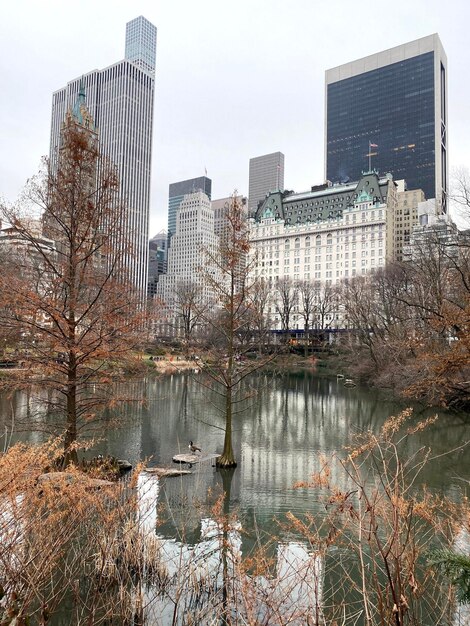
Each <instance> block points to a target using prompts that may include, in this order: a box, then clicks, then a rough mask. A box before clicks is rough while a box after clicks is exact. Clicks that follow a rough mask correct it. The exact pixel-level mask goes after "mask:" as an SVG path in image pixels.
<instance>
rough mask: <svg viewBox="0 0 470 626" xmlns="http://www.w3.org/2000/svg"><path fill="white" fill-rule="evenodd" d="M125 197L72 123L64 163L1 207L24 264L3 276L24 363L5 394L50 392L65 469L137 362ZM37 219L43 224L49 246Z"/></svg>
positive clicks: (4, 306)
mask: <svg viewBox="0 0 470 626" xmlns="http://www.w3.org/2000/svg"><path fill="white" fill-rule="evenodd" d="M118 188H119V181H118V178H117V175H116V172H115V168H114V167H112V166H111V164H110V163H108V162H107V161H106V159H104V158H103V157H102V155H101V154H100V151H99V146H98V142H97V137H96V135H95V134H94V133H93V132H92V131H91V130H89V129H88V128H84V127H83V126H80V125H78V124H77V123H76V122H75V119H74V118H73V117H72V116H71V115H69V116H68V117H67V121H66V123H65V125H64V128H63V133H62V144H61V149H60V154H59V157H58V160H57V164H56V165H55V166H54V167H52V166H51V164H50V163H48V162H47V161H45V164H44V169H43V171H42V172H41V173H40V174H39V175H38V176H37V177H36V178H33V179H32V180H30V181H29V184H28V186H27V187H26V190H25V193H24V195H23V197H22V198H21V199H20V201H19V203H18V204H17V205H15V206H13V207H8V206H2V213H3V216H4V217H5V219H6V221H7V222H8V223H9V224H10V226H11V228H12V229H14V231H15V233H16V235H17V237H18V238H19V239H20V240H22V241H24V242H25V246H24V248H23V253H22V256H21V258H22V259H23V261H22V265H21V266H18V260H19V257H18V255H12V256H11V262H10V263H7V264H6V265H4V267H2V273H1V276H0V312H1V315H2V319H1V324H2V325H5V326H6V327H7V328H9V329H11V330H12V331H17V332H19V333H20V334H21V337H22V343H21V345H20V349H21V360H22V361H23V362H24V364H25V370H24V371H22V372H21V375H19V376H18V377H16V378H15V379H10V380H9V381H8V387H9V389H10V390H11V389H14V388H15V387H16V388H17V387H25V386H26V385H31V386H34V385H36V384H40V385H41V387H43V388H44V387H45V388H47V389H49V390H50V391H51V392H52V394H51V398H52V400H51V406H50V407H49V409H50V410H49V412H50V415H51V419H52V418H53V417H55V418H56V420H57V423H56V424H55V430H54V432H55V434H60V435H61V436H62V437H63V448H64V458H63V462H64V465H66V464H67V463H68V462H69V461H73V462H76V461H77V450H76V448H77V439H78V437H79V434H80V433H83V432H84V431H85V430H86V429H87V428H88V427H89V426H90V425H91V424H92V423H93V422H94V420H95V419H96V418H97V417H98V416H99V415H100V412H101V410H102V409H103V408H104V407H106V406H109V405H110V404H112V403H113V402H115V398H113V397H112V393H111V390H110V385H109V383H110V368H113V378H114V379H116V378H117V377H118V376H119V371H122V370H119V369H118V365H119V364H121V365H122V364H123V363H128V362H129V361H130V360H132V359H133V350H134V349H135V346H136V345H137V342H138V337H139V331H140V330H141V329H142V328H143V323H144V319H145V312H144V310H143V306H142V305H141V300H140V297H139V294H137V293H136V291H135V289H134V288H133V287H132V285H131V284H130V283H129V280H128V279H127V270H126V267H127V259H128V258H129V257H130V255H132V253H133V252H132V250H131V248H130V246H129V245H128V243H127V236H126V235H127V233H126V232H125V231H124V225H125V223H126V220H125V211H126V208H125V206H124V205H123V204H122V203H121V202H120V201H119V199H118V196H117V192H118ZM31 215H33V216H34V215H36V216H37V215H39V216H40V223H41V224H42V226H43V231H44V233H45V234H46V236H47V240H48V241H50V242H52V243H53V246H52V247H47V246H45V245H44V241H43V237H44V236H43V235H42V234H40V235H39V236H38V232H37V223H38V222H37V220H36V221H34V220H33V219H31ZM33 224H36V226H33ZM2 387H5V382H3V383H0V388H2Z"/></svg>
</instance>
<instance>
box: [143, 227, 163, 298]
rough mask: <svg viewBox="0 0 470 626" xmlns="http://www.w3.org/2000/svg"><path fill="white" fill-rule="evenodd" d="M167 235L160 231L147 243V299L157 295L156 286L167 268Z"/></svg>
mask: <svg viewBox="0 0 470 626" xmlns="http://www.w3.org/2000/svg"><path fill="white" fill-rule="evenodd" d="M167 244H168V233H167V232H166V230H162V231H160V232H159V233H157V234H156V235H155V237H152V239H150V241H149V271H148V286H147V297H148V298H154V297H155V296H156V294H157V284H158V281H159V280H160V276H162V274H166V268H167Z"/></svg>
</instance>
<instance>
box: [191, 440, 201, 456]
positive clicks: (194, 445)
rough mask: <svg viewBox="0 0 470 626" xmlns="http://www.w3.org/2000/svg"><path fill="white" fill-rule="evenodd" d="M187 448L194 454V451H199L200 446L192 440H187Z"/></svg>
mask: <svg viewBox="0 0 470 626" xmlns="http://www.w3.org/2000/svg"><path fill="white" fill-rule="evenodd" d="M188 448H189V449H190V451H191V452H192V453H193V454H196V452H201V448H200V447H199V446H197V445H196V444H194V443H193V442H192V441H190V442H189V446H188Z"/></svg>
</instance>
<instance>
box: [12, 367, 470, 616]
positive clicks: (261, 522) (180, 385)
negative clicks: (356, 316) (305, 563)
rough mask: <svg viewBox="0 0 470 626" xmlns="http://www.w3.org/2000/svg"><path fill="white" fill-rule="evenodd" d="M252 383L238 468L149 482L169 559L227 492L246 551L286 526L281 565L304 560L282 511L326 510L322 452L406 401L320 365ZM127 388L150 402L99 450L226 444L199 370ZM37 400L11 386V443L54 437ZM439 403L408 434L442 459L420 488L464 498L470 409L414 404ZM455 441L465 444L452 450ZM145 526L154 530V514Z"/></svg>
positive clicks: (149, 454) (128, 412)
mask: <svg viewBox="0 0 470 626" xmlns="http://www.w3.org/2000/svg"><path fill="white" fill-rule="evenodd" d="M245 391H250V392H251V393H250V396H251V397H250V398H249V399H248V400H245V401H244V402H242V403H240V405H239V407H238V408H239V411H240V412H239V413H238V414H237V415H236V418H235V420H234V437H233V439H234V448H235V455H236V458H237V461H238V467H237V468H236V470H235V471H233V472H219V471H218V470H217V469H216V468H214V467H213V466H212V463H211V462H208V463H205V464H201V466H200V467H199V468H193V473H192V474H191V475H189V476H183V477H178V478H172V479H166V480H164V481H158V479H157V478H156V477H155V476H152V477H151V478H149V479H148V481H149V482H147V484H146V485H145V487H142V488H143V489H144V493H145V490H147V491H148V490H150V493H152V494H153V496H152V497H153V498H154V500H155V499H156V500H157V501H158V505H157V506H155V502H154V500H152V502H153V504H152V505H151V508H152V514H151V516H150V520H151V521H150V525H151V527H152V528H155V525H156V528H157V535H158V537H160V538H161V539H162V540H164V541H166V542H167V543H166V544H165V545H166V547H165V549H166V551H167V553H168V555H169V556H168V562H169V563H171V561H172V560H174V559H176V558H177V556H176V555H181V554H182V552H181V550H182V546H184V552H185V553H188V550H190V552H191V550H194V549H196V546H199V548H197V549H198V550H199V551H201V550H203V549H202V548H201V547H200V546H201V545H202V543H203V541H202V540H203V539H204V534H205V533H206V534H207V528H212V530H214V522H213V520H212V518H211V509H210V507H211V506H212V504H213V503H214V501H215V500H216V499H217V496H218V495H220V494H221V493H222V492H223V491H225V492H226V493H227V497H226V506H228V508H229V509H230V512H234V513H235V514H236V516H237V519H238V520H239V522H240V528H239V529H240V530H241V529H242V530H243V532H240V533H238V530H237V533H238V534H237V536H236V544H237V550H240V552H241V553H248V552H249V551H250V550H251V549H252V547H253V545H254V544H255V542H256V541H259V540H260V539H261V542H263V541H264V540H265V539H267V538H271V537H276V542H275V545H276V546H277V547H276V550H277V562H278V569H282V568H283V567H284V568H285V567H287V565H286V563H287V564H289V563H290V567H292V558H294V560H295V563H296V565H295V568H294V569H296V568H297V569H298V563H299V562H301V561H302V559H303V558H304V556H305V554H306V553H305V548H303V547H302V542H299V541H297V538H296V537H295V532H293V531H292V528H290V529H288V530H286V527H285V526H284V525H283V522H284V521H285V520H286V515H287V514H288V512H292V513H294V514H295V515H297V516H299V517H301V518H302V517H303V516H305V515H306V514H308V513H313V514H315V513H320V512H322V511H323V510H324V503H323V501H322V500H321V498H320V497H319V495H318V493H316V492H315V491H314V490H310V489H306V488H301V489H298V488H297V489H296V488H294V485H295V483H297V482H298V481H305V480H308V479H309V477H310V476H311V474H312V473H313V472H315V471H318V470H319V469H320V467H321V464H322V458H323V456H326V457H327V458H331V457H332V456H333V455H341V454H343V455H344V454H345V450H344V447H345V446H346V445H348V444H349V443H350V441H351V437H352V436H353V435H354V434H358V433H361V432H364V431H372V432H378V430H379V429H380V427H381V426H382V425H383V423H384V421H385V420H386V418H387V417H388V416H390V415H396V414H397V413H398V412H399V411H400V410H401V409H402V408H404V406H405V405H401V404H399V403H397V402H396V401H394V400H392V399H390V398H388V397H387V396H386V395H384V394H383V393H379V392H376V391H372V390H370V389H365V388H360V387H355V388H353V389H347V388H345V387H344V385H343V381H341V380H336V379H330V378H326V377H319V376H317V375H315V374H312V373H310V372H300V373H287V374H283V375H279V374H278V375H264V374H262V375H257V376H253V377H252V378H251V379H250V380H249V381H247V384H246V389H245ZM126 393H127V394H128V395H131V396H132V397H134V398H138V399H139V400H140V402H139V403H133V404H126V405H122V406H121V407H120V409H119V411H118V414H119V415H118V416H119V417H120V418H121V425H120V427H118V428H117V427H114V426H113V427H112V428H108V429H106V428H105V429H104V430H103V432H102V433H101V434H102V441H101V442H99V443H98V444H97V445H96V446H95V449H94V453H96V452H100V453H103V454H112V455H114V456H116V457H118V458H125V459H128V460H129V461H131V463H133V464H134V463H136V462H138V461H141V460H146V461H147V464H148V465H149V466H156V465H159V466H160V465H165V466H170V465H172V457H173V455H174V454H176V453H181V452H188V443H189V441H190V440H193V441H194V442H196V443H197V444H199V445H201V447H202V449H203V452H204V453H213V452H220V451H221V449H222V445H223V430H222V427H223V423H224V420H223V415H222V412H221V411H220V406H221V404H222V403H221V398H220V397H219V396H217V394H214V393H211V392H208V391H207V390H206V389H205V388H203V387H201V386H200V385H199V384H198V383H197V381H196V380H194V377H190V376H188V375H183V374H179V375H169V376H166V377H162V378H159V379H148V380H144V381H138V382H131V383H129V384H128V385H127V387H126ZM37 406H38V400H37V399H36V398H34V397H27V396H26V395H25V394H17V395H16V396H14V397H13V398H8V397H7V396H3V397H0V428H1V429H2V432H4V433H5V435H4V440H5V442H6V441H7V440H8V441H9V442H10V443H13V442H15V441H17V440H23V441H29V442H38V441H41V440H42V439H43V438H44V436H45V435H44V433H43V432H41V431H42V430H43V427H44V426H47V423H48V418H47V416H46V415H44V414H41V412H40V411H39V413H38V412H37V411H36V408H37ZM436 412H437V413H438V415H439V418H438V420H437V421H436V422H435V423H434V424H432V425H431V426H430V427H429V428H427V429H426V430H425V431H423V432H420V433H418V434H416V435H414V436H412V437H409V438H407V440H406V441H405V442H404V444H403V455H404V457H405V458H409V457H410V456H411V455H412V454H413V453H414V452H416V451H417V450H418V448H420V447H422V446H425V447H430V448H432V455H433V456H435V457H437V458H436V459H435V460H433V461H432V462H431V463H429V464H428V465H427V466H426V467H425V468H424V469H423V471H422V472H421V474H420V479H419V480H420V483H419V484H417V488H420V485H426V486H427V487H428V488H430V489H431V490H433V491H434V490H436V491H439V492H442V493H444V494H446V495H448V496H450V497H451V498H455V499H457V498H459V497H461V494H462V489H464V488H465V484H466V481H468V480H469V479H470V455H469V454H468V453H467V450H466V449H464V448H462V444H463V443H464V442H465V441H467V440H470V416H469V415H468V414H458V413H448V412H446V411H443V410H431V409H423V408H420V407H414V413H413V416H412V417H411V423H414V422H417V421H418V420H422V419H423V418H424V417H427V416H431V415H434V414H436ZM28 413H30V414H31V415H32V416H34V420H35V422H36V425H37V430H36V431H35V432H32V431H29V432H22V433H12V432H11V423H12V419H13V418H14V421H15V422H21V421H22V420H24V418H25V417H26V416H27V415H28ZM449 450H454V451H453V452H451V453H449V454H447V453H448V451H449ZM335 471H337V472H338V473H337V475H333V476H332V481H333V482H336V483H337V484H338V485H339V486H343V487H345V488H346V487H347V480H346V477H345V476H344V474H342V473H341V472H340V470H339V469H337V470H335ZM147 476H149V475H148V474H147ZM147 500H148V498H147ZM146 532H153V531H152V530H151V529H149V527H148V522H147V529H146ZM215 534H217V532H216V533H215ZM191 546H193V548H191ZM211 549H212V548H211ZM192 554H194V553H193V552H192ZM286 554H290V558H291V561H289V558H287V556H286ZM292 554H294V555H296V556H294V557H292ZM178 558H181V556H178ZM299 559H300V560H299ZM315 567H316V566H315ZM296 593H297V594H298V590H297V591H296ZM158 610H159V611H162V610H163V609H162V607H158ZM160 614H161V613H160ZM150 623H152V621H150ZM155 623H157V622H155ZM161 623H165V622H164V621H162V622H161ZM182 623H183V622H182ZM201 623H202V622H201ZM455 623H458V622H455Z"/></svg>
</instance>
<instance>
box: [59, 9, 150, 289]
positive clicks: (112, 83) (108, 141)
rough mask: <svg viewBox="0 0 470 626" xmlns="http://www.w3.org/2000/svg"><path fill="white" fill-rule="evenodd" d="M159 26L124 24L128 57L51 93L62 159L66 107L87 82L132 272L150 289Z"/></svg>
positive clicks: (137, 281)
mask: <svg viewBox="0 0 470 626" xmlns="http://www.w3.org/2000/svg"><path fill="white" fill-rule="evenodd" d="M156 43H157V29H156V28H155V26H153V24H151V23H150V22H149V21H148V20H146V19H145V18H144V17H138V18H136V19H134V20H132V21H131V22H129V23H128V24H127V26H126V53H125V59H124V60H122V61H119V62H117V63H114V64H113V65H111V66H109V67H107V68H105V69H103V70H93V71H91V72H88V73H87V74H84V75H83V76H81V77H78V78H76V79H74V80H72V81H70V82H69V83H67V86H66V87H63V88H62V89H59V90H58V91H55V92H54V94H53V96H52V122H51V144H50V158H51V161H52V163H54V162H55V161H56V159H57V158H58V152H59V142H60V131H61V127H62V123H63V121H64V119H65V115H66V112H67V110H68V109H69V108H70V107H71V106H72V105H73V104H74V103H75V101H76V100H77V94H78V93H79V90H80V86H83V87H84V90H85V94H86V105H87V108H88V110H89V112H90V114H91V117H92V119H93V121H94V123H95V127H96V129H97V131H98V137H99V142H100V149H101V151H102V153H103V154H104V155H106V156H107V157H109V158H110V159H111V161H112V162H113V163H114V164H115V165H116V166H117V170H118V174H119V179H120V184H121V189H120V194H121V199H122V201H124V202H125V203H126V205H127V207H128V209H127V219H126V224H125V231H126V234H127V236H128V237H129V239H130V241H131V243H132V248H133V250H132V254H131V255H130V256H129V259H128V266H129V277H130V279H131V280H132V282H133V283H134V284H135V285H136V287H137V288H138V289H139V290H140V291H141V293H142V294H145V293H146V290H147V271H148V220H149V206H150V176H151V164H152V130H153V102H154V84H155V79H154V70H155V58H156Z"/></svg>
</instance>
